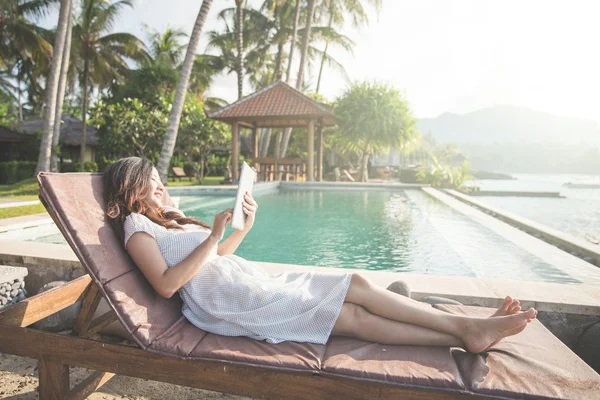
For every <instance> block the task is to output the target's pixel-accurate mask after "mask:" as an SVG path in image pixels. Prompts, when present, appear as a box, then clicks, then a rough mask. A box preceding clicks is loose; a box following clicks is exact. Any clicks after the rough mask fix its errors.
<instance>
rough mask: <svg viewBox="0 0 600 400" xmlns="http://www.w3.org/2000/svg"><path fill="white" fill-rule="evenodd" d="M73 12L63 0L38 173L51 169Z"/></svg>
mask: <svg viewBox="0 0 600 400" xmlns="http://www.w3.org/2000/svg"><path fill="white" fill-rule="evenodd" d="M70 12H71V0H61V3H60V13H59V16H58V26H57V28H56V36H55V38H54V46H53V51H52V66H51V67H50V74H49V75H48V79H47V83H46V115H45V118H44V130H43V133H42V141H41V143H40V154H39V156H38V162H37V166H36V168H35V169H36V171H35V172H36V175H37V173H38V172H39V171H48V170H50V155H51V151H52V135H53V133H54V118H55V117H56V115H55V113H56V97H57V94H58V80H59V79H60V69H61V65H62V62H63V50H64V48H65V38H66V35H67V26H68V24H69V17H70Z"/></svg>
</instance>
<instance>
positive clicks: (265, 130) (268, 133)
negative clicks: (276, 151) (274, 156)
mask: <svg viewBox="0 0 600 400" xmlns="http://www.w3.org/2000/svg"><path fill="white" fill-rule="evenodd" d="M263 135H264V137H265V138H264V139H263V147H261V150H260V156H261V157H266V156H267V155H268V154H269V145H270V144H271V128H263Z"/></svg>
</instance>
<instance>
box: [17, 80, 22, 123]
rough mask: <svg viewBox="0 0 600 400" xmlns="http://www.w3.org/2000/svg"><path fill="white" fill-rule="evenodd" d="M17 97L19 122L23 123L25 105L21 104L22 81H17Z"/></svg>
mask: <svg viewBox="0 0 600 400" xmlns="http://www.w3.org/2000/svg"><path fill="white" fill-rule="evenodd" d="M17 96H18V102H19V117H18V118H19V122H22V121H23V104H21V81H20V80H17Z"/></svg>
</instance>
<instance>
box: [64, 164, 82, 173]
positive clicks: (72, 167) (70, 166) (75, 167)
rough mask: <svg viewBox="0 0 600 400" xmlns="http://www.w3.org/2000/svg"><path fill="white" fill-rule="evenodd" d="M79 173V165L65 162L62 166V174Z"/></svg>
mask: <svg viewBox="0 0 600 400" xmlns="http://www.w3.org/2000/svg"><path fill="white" fill-rule="evenodd" d="M77 171H79V163H77V162H63V163H62V165H61V166H60V172H77Z"/></svg>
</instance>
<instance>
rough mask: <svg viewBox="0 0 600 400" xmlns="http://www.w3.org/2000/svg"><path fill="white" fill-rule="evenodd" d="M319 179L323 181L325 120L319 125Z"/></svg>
mask: <svg viewBox="0 0 600 400" xmlns="http://www.w3.org/2000/svg"><path fill="white" fill-rule="evenodd" d="M317 181H319V182H323V121H322V120H320V119H319V125H318V126H317Z"/></svg>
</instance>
